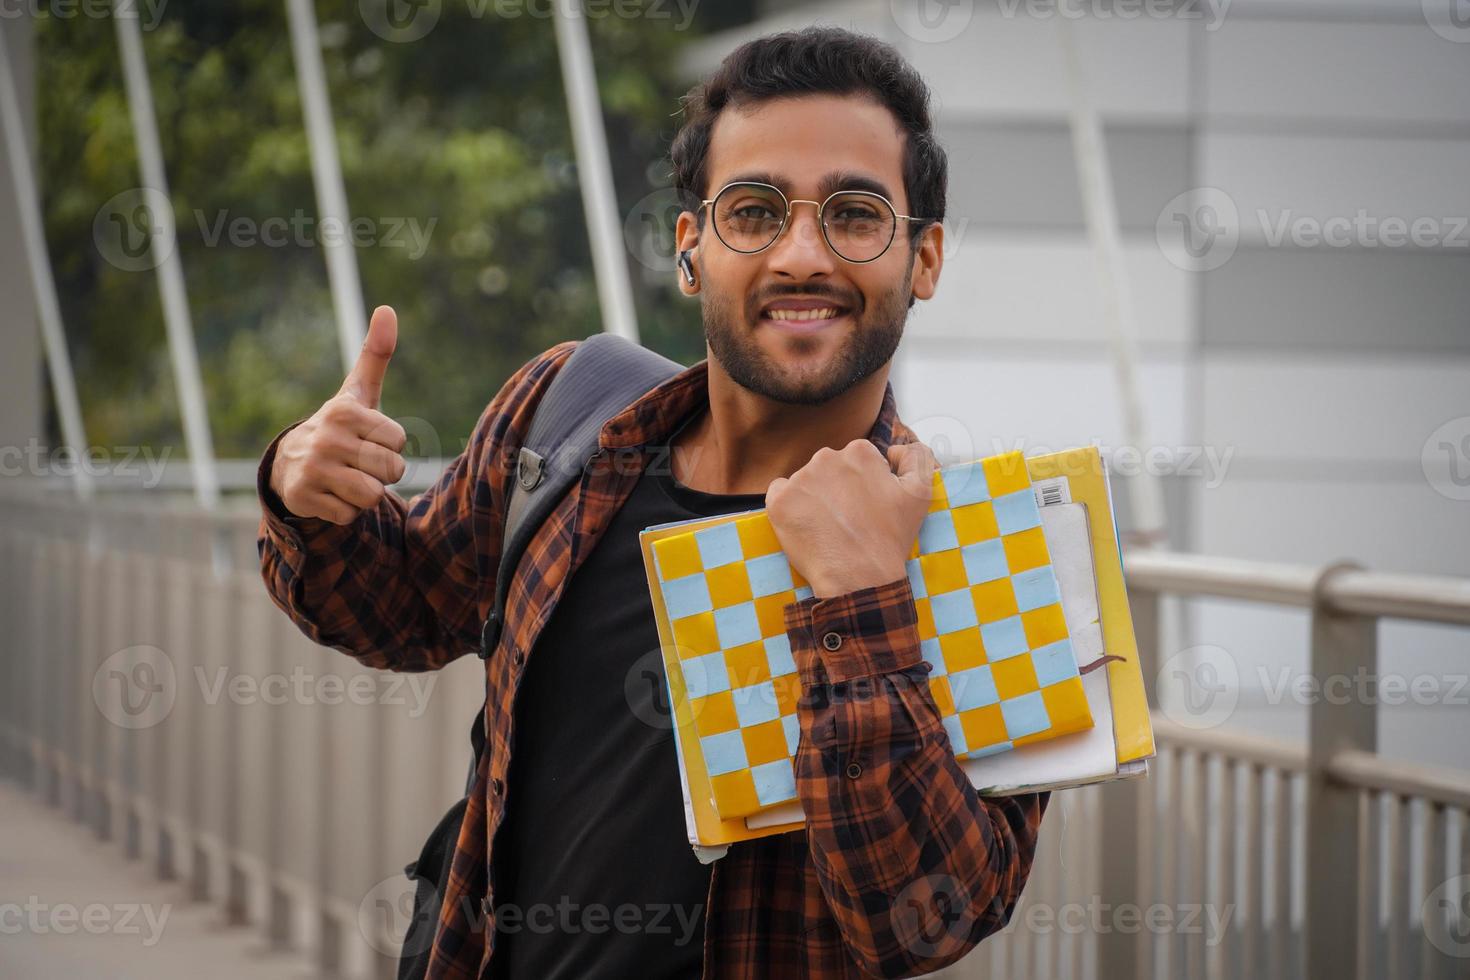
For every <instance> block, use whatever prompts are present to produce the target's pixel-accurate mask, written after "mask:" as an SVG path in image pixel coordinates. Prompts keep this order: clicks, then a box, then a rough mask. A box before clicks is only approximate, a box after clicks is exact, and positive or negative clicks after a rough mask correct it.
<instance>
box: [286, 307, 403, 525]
mask: <svg viewBox="0 0 1470 980" xmlns="http://www.w3.org/2000/svg"><path fill="white" fill-rule="evenodd" d="M397 342H398V315H397V314H396V313H394V312H393V308H392V307H391V306H380V307H378V308H377V309H376V310H374V311H373V318H372V321H371V322H370V323H369V324H368V332H367V339H366V340H365V341H363V345H362V351H361V353H359V354H358V356H357V363H356V364H354V365H353V367H352V371H351V373H349V374H348V375H347V378H346V380H344V381H343V382H342V387H341V389H340V390H338V392H337V394H335V395H333V396H332V397H331V398H329V399H327V401H326V402H325V403H324V404H323V405H322V407H321V408H319V409H317V410H316V413H315V414H314V415H312V416H311V417H310V418H309V419H307V420H306V421H304V422H302V423H301V424H300V425H298V426H296V427H295V428H293V429H291V431H289V432H287V433H286V435H285V436H283V437H282V438H281V441H280V443H279V444H278V445H277V446H276V456H275V460H274V461H273V462H272V464H271V473H270V488H271V490H273V491H274V492H275V494H276V496H278V497H279V498H280V499H281V503H283V504H284V505H285V507H286V509H287V510H288V511H290V512H291V513H292V514H294V515H296V516H297V517H319V518H321V519H323V520H326V521H330V522H332V523H333V524H350V523H352V521H353V520H355V519H356V518H357V515H358V514H360V513H362V512H363V511H364V510H366V509H367V508H370V507H373V506H375V505H376V504H377V502H378V501H379V500H380V499H382V497H383V494H384V493H385V492H386V490H385V489H384V488H385V486H387V485H388V484H392V483H397V482H398V481H399V480H401V479H402V478H403V472H404V469H405V463H404V461H403V455H402V453H403V446H404V443H405V442H406V441H407V438H408V437H407V434H406V433H405V432H404V431H403V426H401V425H399V424H398V423H397V422H395V421H393V420H392V419H390V418H389V417H388V416H386V415H384V414H383V413H382V412H380V411H378V402H379V399H380V398H381V397H382V394H383V377H384V375H385V374H386V373H387V371H388V361H389V359H390V358H392V356H393V348H394V346H395V345H396V344H397Z"/></svg>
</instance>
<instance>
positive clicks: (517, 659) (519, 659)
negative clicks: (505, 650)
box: [510, 649, 526, 667]
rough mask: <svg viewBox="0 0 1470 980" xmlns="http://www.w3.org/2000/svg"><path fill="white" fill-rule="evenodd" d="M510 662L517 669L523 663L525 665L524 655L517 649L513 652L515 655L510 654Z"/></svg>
mask: <svg viewBox="0 0 1470 980" xmlns="http://www.w3.org/2000/svg"><path fill="white" fill-rule="evenodd" d="M510 660H511V663H513V664H515V665H516V666H517V667H519V666H520V665H521V664H523V663H525V662H526V655H525V654H524V653H522V652H521V651H520V650H519V649H518V650H516V652H515V653H512V654H511V655H510Z"/></svg>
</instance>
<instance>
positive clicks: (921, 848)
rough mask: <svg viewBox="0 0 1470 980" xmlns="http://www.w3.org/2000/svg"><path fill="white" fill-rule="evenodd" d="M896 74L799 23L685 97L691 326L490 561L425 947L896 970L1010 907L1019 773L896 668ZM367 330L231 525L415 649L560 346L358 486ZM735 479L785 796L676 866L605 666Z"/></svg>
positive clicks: (302, 617)
mask: <svg viewBox="0 0 1470 980" xmlns="http://www.w3.org/2000/svg"><path fill="white" fill-rule="evenodd" d="M928 98H929V96H928V90H927V88H926V87H925V85H924V83H923V81H922V80H921V79H920V77H919V76H918V75H917V73H915V72H914V70H913V69H912V68H911V67H910V66H909V65H907V64H906V63H905V62H904V61H903V60H902V58H901V57H900V56H899V55H898V54H897V53H896V52H895V51H894V50H893V49H892V48H891V47H889V46H888V45H886V44H883V43H881V42H879V41H876V40H874V39H871V38H867V37H863V36H860V35H855V34H851V33H847V32H844V31H840V30H835V29H810V30H806V31H801V32H797V33H790V34H781V35H774V36H770V37H765V38H761V39H759V40H756V41H753V42H751V43H749V44H746V45H744V46H742V47H741V48H739V49H737V50H736V51H734V52H733V53H732V54H731V55H730V56H729V57H728V58H726V60H725V61H724V63H723V64H722V65H721V67H720V68H719V70H718V71H716V72H715V74H714V75H713V76H712V77H710V78H709V79H707V80H706V81H705V82H704V83H702V84H701V85H700V86H697V87H696V88H695V89H694V90H693V91H692V92H691V93H690V95H689V96H688V98H687V99H686V102H685V106H684V110H685V118H684V123H683V126H682V128H681V130H680V131H679V133H678V135H677V136H676V138H675V140H674V144H673V148H672V154H671V155H672V158H673V162H674V167H675V178H676V184H677V187H678V189H679V190H680V191H681V192H682V193H684V194H685V195H686V196H687V199H688V202H689V207H688V210H686V211H685V212H684V213H683V214H681V215H680V217H679V219H678V225H677V228H676V234H677V242H678V247H679V249H680V262H679V274H678V276H679V278H678V281H679V287H680V289H682V290H683V291H684V293H685V294H687V295H689V296H691V297H696V296H697V297H698V298H699V300H700V303H701V306H702V310H703V318H704V332H705V337H706V340H707V345H708V357H707V358H706V359H705V360H703V361H701V362H699V363H698V364H696V365H694V366H693V367H690V368H688V369H686V370H684V371H682V372H681V373H679V374H677V375H676V376H674V377H672V378H670V379H669V380H667V381H665V382H663V383H662V384H660V385H658V386H657V387H656V388H654V389H653V390H652V391H651V392H649V393H648V394H647V395H646V396H644V397H643V398H641V399H639V400H638V402H636V403H635V404H634V405H632V406H631V407H630V408H628V409H627V410H625V411H623V412H622V413H621V414H619V415H617V416H615V417H614V418H612V419H611V420H610V421H609V422H608V423H607V424H606V425H605V426H604V427H603V429H602V430H601V432H600V445H601V446H602V448H603V449H604V450H606V451H609V452H612V453H616V454H617V455H618V459H619V463H618V465H617V466H615V467H612V466H589V468H588V470H587V471H586V476H585V477H584V479H583V481H582V483H581V484H580V485H579V486H577V487H574V489H573V490H572V492H571V493H570V494H569V495H568V496H567V498H566V499H565V500H563V501H562V502H561V503H560V504H559V505H558V508H557V509H556V510H555V511H554V512H553V514H552V516H551V518H550V519H549V520H548V521H547V522H546V525H545V526H544V527H543V530H542V532H541V533H540V534H539V535H538V537H537V538H536V539H535V540H534V541H533V542H532V551H531V552H528V555H527V558H526V559H525V560H524V561H523V563H522V566H521V569H522V570H521V572H520V573H519V574H518V575H517V577H516V580H515V583H516V584H515V586H514V587H513V589H512V592H511V596H510V604H509V606H508V608H509V609H510V610H512V612H511V613H510V614H509V617H508V621H507V623H506V629H505V631H504V634H503V636H502V638H501V640H500V642H499V643H498V644H497V645H496V648H495V650H494V651H493V654H492V655H491V656H490V657H489V659H488V661H487V664H486V667H487V671H488V675H487V686H488V690H489V692H490V695H489V698H488V702H487V709H486V710H487V714H486V719H485V720H486V727H487V730H488V731H489V733H490V734H489V742H488V750H487V751H486V752H485V753H484V754H483V755H482V756H481V759H480V763H479V769H478V771H477V773H476V777H475V780H474V784H473V788H472V791H471V794H470V799H469V803H468V806H467V809H466V811H465V815H464V818H463V821H462V822H461V823H460V824H459V825H458V826H457V827H451V828H449V830H450V831H451V832H452V833H454V834H455V836H454V837H453V840H454V843H453V848H454V860H453V868H454V870H453V874H452V875H451V876H450V880H449V881H448V882H445V883H444V884H443V889H442V890H443V895H442V903H441V908H440V912H439V917H438V925H437V929H436V931H435V933H434V937H433V945H432V950H431V954H430V956H429V957H428V964H427V973H428V976H430V977H444V978H468V977H482V976H493V977H516V978H519V977H529V978H535V980H543V978H572V977H575V978H583V977H614V978H621V977H630V976H638V977H691V978H692V977H699V976H705V977H732V978H733V977H738V978H767V977H859V976H863V975H872V976H910V975H915V974H919V973H924V972H929V971H932V970H935V969H938V968H940V967H942V966H944V965H946V964H947V963H950V962H953V961H954V960H956V959H958V958H959V957H961V956H963V955H964V954H965V953H966V952H968V951H969V950H970V949H972V948H973V947H974V946H975V944H977V943H979V942H980V941H981V940H982V939H983V938H984V937H986V936H987V935H989V934H990V933H992V932H994V931H995V930H996V929H998V928H1000V927H1001V926H1003V925H1004V924H1005V923H1006V922H1007V921H1008V920H1009V917H1010V914H1011V911H1012V909H1013V908H1014V906H1015V903H1016V902H1017V900H1018V898H1019V897H1020V894H1021V890H1022V888H1023V886H1024V885H1025V882H1026V879H1027V876H1028V874H1029V872H1030V868H1031V863H1032V858H1033V855H1034V852H1035V846H1036V838H1037V833H1038V830H1039V827H1040V823H1041V818H1042V813H1043V811H1044V810H1045V807H1046V802H1047V797H1046V794H1037V795H1022V796H1013V797H1007V798H996V799H981V798H979V797H977V796H976V794H975V792H974V790H973V789H972V788H971V786H970V784H969V782H968V780H967V779H966V777H965V775H964V773H963V771H962V770H961V768H960V766H959V764H958V763H957V762H956V760H955V758H954V754H953V749H952V748H951V746H950V743H949V740H948V738H947V736H946V733H945V730H944V727H943V725H942V724H941V723H940V719H939V714H938V709H937V707H936V705H935V703H934V701H933V698H932V696H931V695H930V693H929V688H928V684H927V683H926V677H927V673H928V665H927V664H925V663H924V661H923V659H922V658H921V656H920V650H919V642H918V636H917V629H916V625H915V624H916V611H915V605H914V596H913V591H912V587H911V585H910V583H909V579H908V576H907V574H906V564H905V562H906V559H907V557H908V554H909V551H910V549H911V547H912V545H913V542H914V540H915V539H916V537H917V535H918V529H919V525H920V523H921V521H922V520H923V518H924V516H925V514H926V513H927V512H928V508H929V503H930V493H931V485H932V478H933V475H934V471H935V465H936V464H935V459H934V456H933V454H932V453H931V452H930V451H929V450H928V449H927V448H926V447H925V446H924V445H923V444H922V443H920V442H918V441H917V440H916V439H915V438H914V435H913V433H912V432H911V431H910V430H909V429H907V428H906V427H905V426H904V425H903V423H902V422H901V421H900V420H899V418H898V415H897V409H896V402H895V399H894V395H893V390H892V386H891V385H890V384H889V382H888V373H889V370H890V367H891V362H892V357H893V354H894V351H895V350H896V349H897V347H898V343H899V339H900V337H901V336H902V334H903V326H904V321H905V319H906V318H907V315H908V310H909V308H910V307H912V305H913V304H914V302H915V301H916V300H923V299H928V298H929V297H930V296H932V295H933V293H934V290H935V288H936V286H937V284H938V281H939V273H940V267H941V265H942V256H943V249H942V245H943V238H942V236H943V229H942V228H941V226H940V223H939V222H940V219H942V218H943V216H944V204H945V187H946V163H945V156H944V152H943V150H942V149H941V148H940V146H939V145H938V143H937V142H936V140H935V138H934V134H933V132H932V129H931V122H930V116H929V108H928ZM396 338H397V322H396V319H395V317H394V315H393V312H392V311H391V310H390V309H388V308H387V307H382V308H379V310H377V311H376V312H375V314H374V316H373V322H372V324H371V326H370V328H369V333H368V338H367V342H366V344H365V345H364V349H363V352H362V355H361V358H360V360H359V362H358V365H357V367H356V368H355V369H354V371H353V372H352V374H351V375H349V377H348V379H347V381H346V382H344V384H343V387H342V390H341V392H339V394H338V395H337V396H335V397H334V398H333V399H331V400H329V401H328V402H327V403H326V404H325V405H323V406H322V408H321V409H320V410H319V411H318V412H317V413H315V414H314V415H313V416H311V417H310V418H309V419H305V420H302V421H301V422H298V423H296V424H294V425H293V426H291V427H290V428H288V429H287V430H285V431H284V432H283V433H281V435H279V436H277V437H276V439H275V440H274V441H273V442H272V444H271V446H270V447H269V448H268V449H267V451H266V453H265V456H264V458H263V459H262V461H261V467H260V484H259V487H260V495H261V499H262V502H263V505H264V510H265V514H264V517H263V519H262V524H261V533H260V539H259V546H260V552H261V559H262V570H263V573H264V575H265V579H266V582H267V584H268V585H269V587H270V589H271V593H272V595H273V596H274V597H275V599H276V601H277V603H278V604H279V605H280V606H281V607H282V608H283V609H285V610H286V611H287V612H288V613H289V614H290V615H291V616H292V618H293V619H294V620H295V621H296V622H297V624H298V625H299V626H300V627H301V628H302V630H303V631H304V632H306V633H307V635H309V636H311V637H312V638H313V639H315V640H317V641H318V642H321V643H325V644H328V645H332V646H335V647H337V648H338V649H340V650H342V651H344V652H346V653H349V654H351V655H353V656H355V657H356V658H358V659H359V660H361V661H362V662H363V663H366V664H369V665H371V666H376V667H385V668H390V669H397V670H428V669H435V668H438V667H442V666H443V665H444V664H445V663H447V662H449V661H450V660H453V659H455V658H457V657H459V656H461V655H463V654H464V653H466V652H467V651H469V650H470V649H471V648H473V646H474V645H475V644H476V642H477V641H478V640H479V629H480V624H481V622H482V621H483V619H484V617H485V615H486V613H487V612H488V610H489V608H490V606H491V604H492V601H493V595H494V587H495V569H496V567H497V563H498V562H497V559H498V555H499V552H500V548H501V544H502V532H503V529H504V524H505V513H506V503H507V499H508V479H507V470H506V468H505V467H504V466H503V465H501V462H502V461H503V460H505V459H508V458H513V457H514V454H515V452H516V447H517V446H519V445H520V443H521V441H522V440H523V438H524V437H525V434H526V431H527V427H528V424H529V420H530V418H531V414H532V412H533V410H534V408H535V406H536V405H537V404H538V402H539V400H540V398H541V397H542V395H543V394H544V393H545V391H546V389H547V387H548V385H549V384H550V382H551V380H552V379H553V378H554V377H555V376H556V374H557V372H558V371H559V370H560V368H561V367H562V365H563V364H565V363H566V360H567V358H568V357H569V356H570V354H571V352H572V350H573V349H574V348H575V347H576V346H577V342H575V341H571V342H567V343H563V344H558V345H557V346H555V347H553V348H551V349H550V350H548V351H546V352H544V353H543V354H541V355H538V356H537V357H536V358H533V359H532V360H531V361H530V362H529V363H527V364H526V365H525V366H524V367H522V368H521V369H520V370H519V371H517V372H516V374H515V375H514V376H513V377H512V378H511V379H510V380H509V381H508V382H506V384H505V385H504V387H503V388H502V389H501V390H500V392H499V393H498V394H497V395H496V396H495V398H494V399H493V400H492V401H491V402H490V404H489V406H488V407H487V408H486V409H485V412H484V414H483V415H482V416H481V419H480V422H479V423H478V424H477V426H476V428H475V432H474V433H473V435H472V437H471V442H470V446H469V448H468V449H467V450H466V451H465V453H463V454H462V455H461V456H460V457H458V458H457V459H456V460H455V461H454V462H453V463H452V464H451V466H450V468H449V470H448V471H447V472H446V473H445V474H444V475H443V476H442V477H441V478H440V479H439V480H438V481H437V482H436V484H435V485H434V486H433V487H431V488H430V489H429V490H427V491H426V492H425V493H423V494H421V495H419V496H418V497H415V498H414V499H413V500H411V501H407V502H405V501H404V500H402V499H401V498H399V497H398V496H396V495H395V494H393V493H392V492H390V491H388V490H386V489H385V486H386V485H388V484H391V483H394V482H396V481H397V480H398V479H399V478H400V477H401V476H402V473H403V468H404V464H403V460H402V458H401V455H400V453H401V450H402V448H403V444H404V433H403V430H402V428H401V427H399V426H398V425H397V423H395V422H393V421H392V420H391V419H389V418H387V417H386V416H384V415H382V414H381V413H380V412H378V410H377V406H378V396H379V393H380V391H381V387H382V383H383V379H384V375H385V371H386V368H387V364H388V360H389V358H390V357H391V355H392V352H393V349H394V345H395V344H396ZM664 459H667V460H670V461H671V465H664V464H662V463H660V462H657V461H659V460H664ZM755 507H766V508H767V510H768V513H769V516H770V519H771V522H772V525H773V526H774V528H775V530H776V534H777V537H778V538H779V539H780V542H781V545H782V547H783V549H784V550H785V551H786V553H787V555H788V557H789V558H790V560H791V563H792V564H793V565H794V566H795V567H796V569H797V570H798V571H799V572H801V574H802V575H803V576H805V577H806V579H807V580H808V581H809V582H810V583H811V586H812V590H813V592H812V595H811V596H809V597H807V598H804V599H801V600H799V601H795V602H792V603H790V604H788V605H787V606H786V607H785V608H784V611H783V612H784V625H785V627H786V631H787V636H788V638H789V639H790V642H791V648H792V654H793V659H794V660H795V663H796V666H797V670H798V676H799V679H800V683H801V694H800V701H799V704H798V706H797V716H798V720H799V723H800V724H799V729H800V738H799V744H798V747H797V749H796V781H797V789H798V796H799V799H800V802H801V804H802V807H803V809H804V811H805V814H806V826H805V829H804V830H803V831H801V832H797V833H789V834H783V835H778V836H773V837H767V838H764V839H761V840H757V841H751V842H746V843H742V844H737V845H734V846H732V847H731V848H730V850H729V853H728V854H727V855H726V856H725V857H723V858H722V859H720V860H719V861H717V862H715V863H714V864H713V865H704V864H700V863H699V862H698V861H697V860H696V859H695V857H694V855H693V854H692V853H691V849H690V847H689V845H688V842H687V841H686V840H685V834H684V824H683V814H682V805H681V790H680V785H679V778H678V769H677V764H676V758H675V751H674V746H673V741H672V735H671V732H670V731H669V730H668V728H667V726H650V725H648V724H646V723H645V722H644V721H643V720H640V719H644V718H647V717H649V712H650V710H652V708H654V707H655V706H656V705H653V704H651V703H638V698H639V697H643V698H645V699H653V698H656V693H654V692H645V693H643V694H635V693H634V687H636V685H635V686H631V687H630V686H629V685H628V684H626V683H625V681H626V679H627V678H628V677H629V676H630V672H632V671H634V670H635V669H636V668H637V666H638V664H639V663H640V662H643V658H645V657H647V656H649V655H650V654H652V655H654V656H656V651H657V649H658V637H657V632H656V629H655V625H654V619H653V614H652V609H651V605H650V600H649V596H648V594H647V588H646V584H645V580H644V576H643V569H642V560H641V555H640V553H639V550H638V541H637V536H638V532H639V531H640V530H641V529H643V528H644V527H647V526H649V525H652V524H656V523H662V522H666V521H674V520H681V519H689V518H695V517H705V516H713V515H718V514H726V513H732V512H736V511H742V510H749V509H752V508H755ZM528 565H529V566H530V568H529V570H527V566H528Z"/></svg>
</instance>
